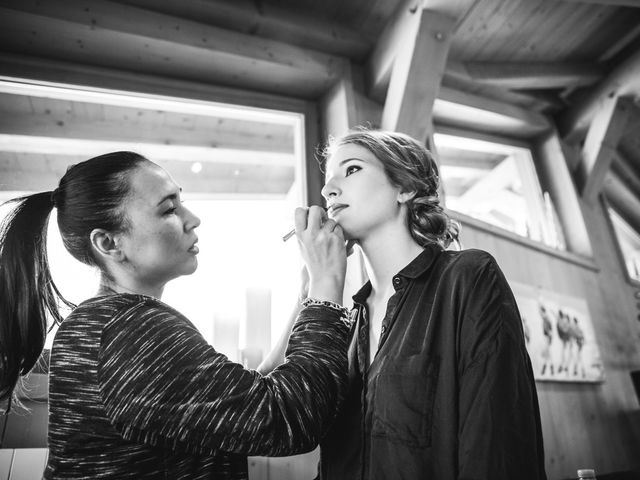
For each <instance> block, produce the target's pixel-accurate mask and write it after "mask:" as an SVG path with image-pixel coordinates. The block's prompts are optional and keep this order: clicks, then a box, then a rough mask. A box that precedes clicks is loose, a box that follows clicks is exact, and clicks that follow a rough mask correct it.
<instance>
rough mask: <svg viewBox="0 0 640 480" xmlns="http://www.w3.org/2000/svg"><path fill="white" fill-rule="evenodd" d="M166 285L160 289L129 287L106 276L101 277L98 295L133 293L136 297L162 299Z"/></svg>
mask: <svg viewBox="0 0 640 480" xmlns="http://www.w3.org/2000/svg"><path fill="white" fill-rule="evenodd" d="M163 291H164V285H162V286H160V287H148V286H147V287H143V286H139V285H128V284H127V283H126V282H123V281H118V280H117V279H110V278H107V277H106V276H105V275H101V277H100V285H99V287H98V295H113V294H118V293H132V294H135V295H146V296H148V297H153V298H157V299H158V300H160V299H161V298H162V292H163Z"/></svg>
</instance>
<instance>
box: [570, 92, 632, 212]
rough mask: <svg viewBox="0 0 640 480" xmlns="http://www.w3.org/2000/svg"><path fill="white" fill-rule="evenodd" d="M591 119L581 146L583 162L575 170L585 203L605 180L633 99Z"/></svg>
mask: <svg viewBox="0 0 640 480" xmlns="http://www.w3.org/2000/svg"><path fill="white" fill-rule="evenodd" d="M608 106H609V107H611V108H608V109H605V110H602V111H600V112H598V114H597V115H596V116H595V118H594V119H593V122H592V123H591V126H590V127H589V132H588V133H587V138H586V140H585V143H584V146H583V148H582V159H581V161H580V163H579V164H578V168H577V169H576V171H575V179H576V183H577V185H578V190H579V192H580V194H581V196H582V198H584V199H585V200H586V201H587V202H592V201H594V200H595V199H596V197H597V195H598V193H599V192H600V190H601V189H602V183H603V181H604V177H605V175H606V174H607V172H608V171H609V168H610V167H611V164H612V162H613V159H614V158H615V155H616V147H617V145H618V142H619V141H620V139H621V138H622V135H624V133H625V131H626V128H627V125H628V123H629V120H630V119H631V118H632V115H633V112H634V102H633V99H631V98H628V97H623V98H619V99H618V100H617V101H616V102H615V104H611V103H610V104H608Z"/></svg>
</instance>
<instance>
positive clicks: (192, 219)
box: [184, 207, 200, 232]
mask: <svg viewBox="0 0 640 480" xmlns="http://www.w3.org/2000/svg"><path fill="white" fill-rule="evenodd" d="M184 210H185V221H184V230H185V232H188V231H190V230H193V229H194V228H198V227H199V226H200V217H198V216H197V215H196V214H195V213H193V212H192V211H191V210H189V209H188V208H187V207H184Z"/></svg>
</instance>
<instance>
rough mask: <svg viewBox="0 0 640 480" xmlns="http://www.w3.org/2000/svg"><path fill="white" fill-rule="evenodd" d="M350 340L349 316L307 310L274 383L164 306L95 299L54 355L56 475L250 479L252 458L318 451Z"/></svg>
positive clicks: (339, 390) (52, 468) (52, 450)
mask: <svg viewBox="0 0 640 480" xmlns="http://www.w3.org/2000/svg"><path fill="white" fill-rule="evenodd" d="M347 336H348V328H347V326H346V325H345V324H344V323H343V322H342V321H340V315H339V313H338V312H336V311H335V310H332V309H329V308H326V307H320V306H310V307H307V308H305V309H303V310H302V311H301V312H300V315H299V317H298V319H297V322H296V325H295V327H294V329H293V332H292V334H291V337H290V339H289V347H288V350H287V361H286V362H285V363H284V364H283V365H281V366H280V367H278V368H277V369H276V370H274V371H273V372H272V373H271V374H269V375H266V376H263V375H261V374H259V373H258V372H256V371H254V370H247V369H245V368H243V367H242V365H239V364H237V363H234V362H231V361H230V360H229V359H228V358H227V357H225V356H224V355H223V354H221V353H219V352H217V351H216V350H215V349H214V348H213V347H211V346H210V345H208V344H207V342H206V341H205V340H204V338H203V337H202V335H200V333H199V332H198V330H197V329H196V328H195V327H194V326H193V324H191V323H190V322H189V321H188V320H187V319H186V318H185V317H184V316H183V315H181V314H180V313H178V312H177V311H175V310H174V309H172V308H170V307H169V306H167V305H166V304H164V303H162V302H160V301H158V300H155V299H153V298H150V297H146V296H142V295H130V294H119V295H112V296H105V297H97V298H93V299H91V300H88V301H86V302H84V303H82V304H81V305H80V306H78V308H77V309H75V310H74V311H73V313H72V314H71V315H69V317H68V318H66V319H65V320H64V322H63V323H62V325H61V326H60V328H59V330H58V332H57V334H56V337H55V340H54V343H53V348H52V351H51V360H50V373H49V438H48V440H49V460H48V463H47V467H46V470H45V474H44V478H46V479H70V478H74V479H78V478H91V479H107V478H108V479H151V478H153V479H165V478H166V479H172V480H178V479H204V478H207V479H246V478H247V460H246V456H247V455H269V456H278V455H293V454H297V453H301V452H305V451H308V450H311V449H313V448H314V447H315V446H316V444H317V443H318V441H319V438H320V437H321V435H322V433H323V432H324V431H326V429H327V427H328V426H329V424H330V423H331V421H332V419H333V418H334V415H335V412H336V409H337V406H338V404H339V403H340V401H341V399H342V398H343V394H344V388H345V385H346V371H347V359H346V350H347Z"/></svg>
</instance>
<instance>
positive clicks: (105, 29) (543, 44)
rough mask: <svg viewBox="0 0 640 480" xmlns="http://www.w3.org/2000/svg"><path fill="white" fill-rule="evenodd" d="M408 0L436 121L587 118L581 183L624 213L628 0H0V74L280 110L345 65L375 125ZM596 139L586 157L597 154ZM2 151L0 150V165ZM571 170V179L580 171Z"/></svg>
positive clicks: (315, 92)
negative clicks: (167, 87)
mask: <svg viewBox="0 0 640 480" xmlns="http://www.w3.org/2000/svg"><path fill="white" fill-rule="evenodd" d="M416 12H422V17H423V18H426V19H427V20H429V19H431V20H430V21H431V22H432V24H431V27H432V28H435V29H436V30H437V31H438V32H440V30H438V29H439V27H440V25H441V26H442V32H445V36H446V39H443V38H436V40H437V41H440V40H442V41H444V40H446V42H447V43H448V47H447V49H446V51H445V57H444V59H443V61H442V69H441V71H440V70H438V68H437V65H438V61H439V60H438V58H435V57H434V58H433V59H431V58H430V59H428V61H425V62H426V64H425V65H423V66H422V68H423V71H422V73H421V74H422V75H426V80H425V81H429V82H432V83H433V82H436V83H437V85H435V89H434V95H435V98H434V100H433V109H432V114H433V122H434V124H435V128H436V129H439V128H457V129H463V130H464V131H468V132H475V133H482V134H489V135H497V136H504V137H508V138H511V139H517V140H519V141H532V140H534V139H536V138H538V137H539V136H540V135H542V134H545V133H546V132H549V131H554V130H557V131H558V132H559V134H560V137H561V138H562V140H563V141H564V142H566V144H567V145H568V146H569V147H572V148H574V149H575V150H577V151H581V150H582V153H583V155H585V152H584V149H585V148H587V149H588V148H590V147H589V144H590V141H589V139H588V136H589V132H590V130H591V136H592V137H598V138H600V144H602V139H603V138H604V139H605V140H606V141H607V142H609V143H608V145H609V146H610V147H611V149H612V152H613V153H611V152H609V153H607V154H606V156H607V159H606V160H605V161H600V163H599V164H598V165H599V167H598V169H599V170H603V171H602V172H600V171H599V170H598V169H595V170H597V172H596V173H597V175H595V176H596V177H598V178H600V179H601V181H600V182H597V181H596V182H595V187H593V186H592V185H591V183H589V182H591V181H589V182H587V183H586V187H585V188H587V189H591V188H595V190H596V191H599V190H604V191H605V192H606V193H607V196H608V197H610V200H611V201H612V203H614V204H616V205H617V203H620V202H623V203H624V207H625V208H624V210H627V211H634V209H635V211H637V212H640V200H639V198H640V142H639V141H638V135H637V133H636V132H637V131H638V129H637V127H638V126H639V125H640V114H639V113H638V107H637V102H635V101H636V99H637V97H638V95H639V94H640V0H324V1H322V2H317V1H312V0H162V1H157V0H112V1H107V0H46V1H44V0H0V75H2V76H6V77H21V78H30V79H40V80H49V81H56V82H65V81H69V82H71V83H74V82H75V83H85V84H87V85H92V86H103V87H105V88H109V87H113V85H118V86H119V87H120V88H121V89H123V88H124V87H123V86H126V85H127V84H128V83H129V84H130V85H131V89H132V90H140V89H141V88H144V87H141V85H155V86H157V85H159V84H161V83H162V82H164V81H171V82H174V85H178V86H180V85H184V86H185V91H186V90H189V91H190V92H191V93H189V94H187V93H185V95H186V96H189V95H192V96H193V92H201V91H206V90H207V89H212V88H215V89H217V90H216V92H218V93H216V95H218V98H219V99H220V98H226V101H228V102H230V103H244V104H252V105H255V106H261V105H260V104H261V102H262V100H261V98H262V97H260V95H268V96H275V98H279V99H281V103H282V109H283V110H296V111H300V109H301V107H300V105H303V104H314V103H316V102H321V101H322V100H323V98H324V96H325V95H326V94H327V92H328V91H329V90H330V89H332V88H334V87H335V85H336V84H337V83H339V82H340V81H344V79H345V78H347V79H349V81H350V82H352V84H353V88H354V89H356V90H357V92H358V94H359V97H358V98H359V100H358V101H359V102H360V103H359V105H360V109H361V111H362V112H365V114H364V116H365V118H364V119H365V120H366V121H368V122H370V123H371V124H373V125H379V124H383V125H384V121H385V120H384V118H381V117H382V116H384V115H385V112H384V106H385V102H386V103H389V98H390V96H391V95H394V94H395V93H394V90H393V85H394V84H393V79H392V72H393V68H394V67H393V66H394V61H395V60H396V58H398V57H399V56H400V55H402V53H403V52H404V51H406V50H412V49H413V48H414V46H413V43H414V42H415V41H416V40H415V38H416V37H415V34H413V35H411V34H410V35H408V34H407V31H408V30H410V28H413V27H411V25H412V24H411V23H410V20H408V19H410V18H411V17H412V16H415V13H416ZM437 35H440V33H437V34H436V36H437ZM414 63H415V62H414ZM431 66H433V72H431V71H430V68H431ZM158 79H161V80H158ZM390 85H391V87H390ZM154 88H155V87H154ZM155 89H156V91H157V90H158V88H155ZM225 89H227V90H225ZM174 90H175V89H174ZM219 92H222V93H219ZM243 92H246V94H245V93H243ZM202 95H204V96H206V93H203V94H202ZM225 95H226V97H225ZM620 98H625V99H628V100H629V103H628V107H624V108H622V110H624V112H625V113H624V115H625V117H624V119H625V120H624V122H622V123H624V125H623V126H622V127H620V128H618V131H616V132H612V131H611V128H609V130H607V129H606V128H604V129H602V128H601V129H600V130H598V131H595V130H594V127H593V125H594V119H596V120H597V118H598V115H601V114H602V111H603V110H607V108H609V110H611V111H613V112H619V111H621V110H620V109H615V108H614V107H615V105H616V102H617V101H618V99H620ZM625 101H626V100H625ZM301 102H302V103H301ZM305 102H306V103H305ZM634 102H635V103H634ZM291 105H295V106H294V107H293V108H290V106H291ZM625 105H626V104H625ZM47 112H49V113H47ZM69 112H72V113H69ZM0 116H1V117H0V135H18V134H22V135H36V136H51V137H58V138H68V137H73V138H84V139H87V138H89V137H95V136H96V135H103V137H104V138H102V139H103V140H114V141H117V140H123V141H124V140H127V141H128V140H137V141H141V142H155V143H158V144H169V145H178V144H188V145H191V146H194V145H196V146H201V147H205V146H208V147H210V148H216V147H219V144H220V142H227V147H228V148H241V149H247V150H249V151H262V150H264V151H266V152H284V153H287V152H288V153H290V152H291V150H292V142H293V140H292V138H293V135H294V134H293V133H292V131H291V129H290V128H289V129H287V128H283V127H282V126H273V125H269V123H268V122H265V123H263V124H260V125H248V124H244V123H242V121H239V120H232V119H225V118H217V119H213V118H210V119H208V120H207V119H200V120H198V121H197V122H196V123H197V124H194V121H193V120H184V119H181V118H180V115H179V114H169V113H166V112H165V113H162V112H155V113H154V112H146V111H145V112H143V113H140V111H139V110H138V111H137V110H136V109H135V108H134V107H132V108H127V107H126V106H114V107H109V108H106V107H105V108H102V109H101V108H99V107H97V106H96V105H92V106H82V105H79V104H77V103H76V104H74V103H73V102H70V101H64V100H60V99H57V100H56V99H48V100H46V101H45V100H43V99H37V98H26V97H24V96H23V97H22V98H19V97H18V96H15V95H13V96H12V95H10V94H2V95H1V96H0ZM427 116H428V113H427ZM617 118H618V119H619V118H620V117H617ZM360 119H362V118H360ZM610 120H611V118H609V121H605V122H604V123H605V125H607V124H608V125H609V127H611V126H612V125H613V123H611V122H610ZM60 122H62V123H63V125H60ZM596 123H597V122H596ZM618 123H620V122H618ZM90 125H93V127H91V126H90ZM614 138H615V144H614V145H610V142H611V140H612V139H614ZM237 142H239V143H237ZM591 143H593V142H591ZM596 143H597V142H596ZM585 145H586V146H585ZM600 150H601V149H600ZM600 150H596V151H595V153H594V152H591V153H589V152H587V153H586V157H587V158H588V157H589V155H591V156H592V157H594V158H595V160H597V159H598V158H599V155H600V156H601V155H603V153H602V152H601V151H600ZM18 154H21V153H20V152H12V155H13V156H12V157H11V158H12V159H13V160H11V161H15V155H18ZM22 155H26V153H24V152H23V153H22ZM34 155H35V153H34ZM9 157H10V156H9V155H4V156H3V155H2V154H1V153H0V159H4V160H3V161H4V162H5V163H7V165H8V164H9V163H11V161H10V160H9ZM595 160H594V162H595ZM568 161H569V163H571V165H572V167H574V168H575V169H576V172H579V171H580V169H581V168H582V169H585V168H586V171H587V175H589V174H590V172H592V171H593V170H594V166H593V162H591V164H589V161H587V162H586V163H587V164H586V166H584V165H583V167H580V166H579V164H580V160H579V159H578V160H576V159H571V158H569V159H568ZM583 163H584V162H583ZM2 171H6V170H2ZM256 171H257V170H256ZM260 175H261V178H264V172H261V173H260ZM288 175H289V178H292V174H291V172H290V173H289V174H288ZM279 178H281V177H279ZM576 178H577V180H576V181H577V183H578V185H579V187H580V188H582V187H583V185H581V182H583V183H584V182H586V180H585V178H586V177H585V175H584V174H580V173H577V177H576ZM605 178H606V179H607V181H604V180H603V179H605ZM612 178H613V180H611V179H612ZM256 179H258V180H259V178H258V177H256ZM254 180H255V179H254ZM282 181H283V182H284V183H282V185H285V184H286V181H284V180H282ZM0 183H1V182H0ZM279 188H280V187H279ZM622 188H624V189H626V190H625V192H624V194H620V191H621V189H622ZM614 190H615V192H614ZM610 194H611V195H610ZM629 202H635V203H629ZM617 206H618V207H621V206H620V205H617ZM636 207H638V208H637V209H636ZM620 209H621V210H622V209H623V208H620ZM630 216H631V215H629V214H627V215H626V216H625V217H626V218H627V219H628V218H629V217H630ZM633 221H634V222H635V221H636V220H633ZM636 226H637V227H639V228H640V220H638V223H637V225H636Z"/></svg>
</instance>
